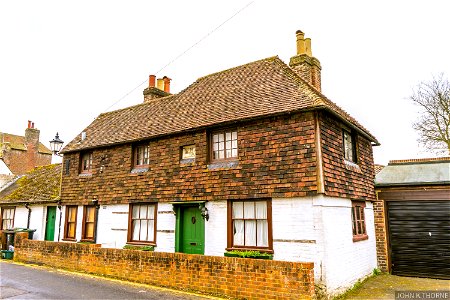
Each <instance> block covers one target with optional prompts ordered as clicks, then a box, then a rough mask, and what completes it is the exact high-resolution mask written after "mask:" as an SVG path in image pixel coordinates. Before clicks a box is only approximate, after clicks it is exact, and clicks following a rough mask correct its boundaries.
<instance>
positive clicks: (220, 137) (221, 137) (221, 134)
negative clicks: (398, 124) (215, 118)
mask: <svg viewBox="0 0 450 300" xmlns="http://www.w3.org/2000/svg"><path fill="white" fill-rule="evenodd" d="M218 136H219V142H220V143H223V142H224V140H225V139H224V136H223V133H219V134H218Z"/></svg>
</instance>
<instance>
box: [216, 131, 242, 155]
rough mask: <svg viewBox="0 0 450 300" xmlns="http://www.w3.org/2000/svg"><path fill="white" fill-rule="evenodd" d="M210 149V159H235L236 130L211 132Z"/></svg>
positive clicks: (236, 148) (236, 149)
mask: <svg viewBox="0 0 450 300" xmlns="http://www.w3.org/2000/svg"><path fill="white" fill-rule="evenodd" d="M211 151H212V152H211V160H212V161H219V160H233V159H237V157H238V143H237V130H226V131H216V132H213V133H212V134H211Z"/></svg>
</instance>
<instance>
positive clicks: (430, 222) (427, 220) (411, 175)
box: [374, 157, 450, 279]
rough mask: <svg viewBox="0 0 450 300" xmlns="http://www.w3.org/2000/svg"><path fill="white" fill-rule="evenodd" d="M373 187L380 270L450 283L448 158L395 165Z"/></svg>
mask: <svg viewBox="0 0 450 300" xmlns="http://www.w3.org/2000/svg"><path fill="white" fill-rule="evenodd" d="M375 187H376V193H377V200H376V202H375V203H374V208H375V230H376V235H377V256H378V265H379V267H380V268H381V270H382V271H384V272H391V273H392V274H396V275H404V276H414V277H431V278H445V279H450V157H441V158H421V159H406V160H392V161H390V162H389V164H388V165H387V166H386V167H384V168H383V169H382V170H381V171H380V172H379V173H378V174H377V175H376V177H375Z"/></svg>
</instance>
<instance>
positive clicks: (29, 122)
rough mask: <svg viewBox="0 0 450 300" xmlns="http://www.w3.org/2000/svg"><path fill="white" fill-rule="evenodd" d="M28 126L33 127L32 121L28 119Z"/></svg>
mask: <svg viewBox="0 0 450 300" xmlns="http://www.w3.org/2000/svg"><path fill="white" fill-rule="evenodd" d="M27 128H31V121H30V120H28V127H27Z"/></svg>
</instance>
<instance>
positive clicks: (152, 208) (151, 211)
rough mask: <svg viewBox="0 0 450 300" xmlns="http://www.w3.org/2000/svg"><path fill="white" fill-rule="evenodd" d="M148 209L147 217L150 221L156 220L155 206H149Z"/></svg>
mask: <svg viewBox="0 0 450 300" xmlns="http://www.w3.org/2000/svg"><path fill="white" fill-rule="evenodd" d="M147 208H148V213H147V216H148V218H149V219H151V220H153V219H154V218H155V206H154V205H148V206H147Z"/></svg>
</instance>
